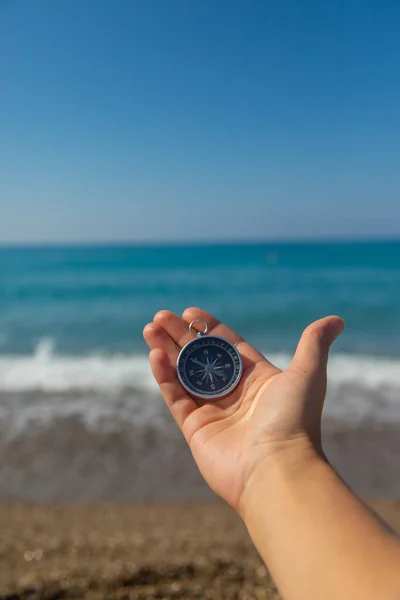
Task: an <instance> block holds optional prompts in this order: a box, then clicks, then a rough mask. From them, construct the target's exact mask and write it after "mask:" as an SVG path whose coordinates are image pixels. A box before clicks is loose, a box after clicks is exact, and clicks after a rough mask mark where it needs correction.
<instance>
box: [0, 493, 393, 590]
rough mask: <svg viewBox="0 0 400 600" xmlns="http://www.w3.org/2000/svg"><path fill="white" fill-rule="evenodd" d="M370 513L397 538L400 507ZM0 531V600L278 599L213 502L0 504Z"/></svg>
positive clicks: (233, 523) (240, 533)
mask: <svg viewBox="0 0 400 600" xmlns="http://www.w3.org/2000/svg"><path fill="white" fill-rule="evenodd" d="M372 507H373V509H374V510H376V512H377V513H378V514H379V515H380V516H381V517H382V518H384V519H385V520H386V521H387V522H388V523H389V524H390V526H391V527H392V528H394V529H395V530H397V531H398V532H400V502H384V501H380V502H374V503H372ZM0 530H1V537H0V560H1V570H0V598H1V599H2V600H6V599H7V600H19V599H21V600H22V599H26V598H30V599H32V600H33V599H43V600H55V599H56V598H57V599H61V598H65V599H68V598H87V599H90V600H102V599H104V600H106V599H107V600H108V599H110V600H111V599H113V600H114V599H130V600H131V599H132V600H152V599H156V598H157V599H162V598H164V599H170V598H171V599H172V598H182V599H183V598H205V599H210V600H214V599H215V600H222V599H237V600H260V599H263V600H277V599H278V598H279V595H278V593H277V591H276V588H275V586H274V583H273V581H272V580H271V577H270V575H269V573H268V572H267V570H266V568H265V566H264V565H263V563H262V561H261V559H260V558H259V556H258V554H257V552H256V550H255V549H254V547H253V545H252V544H251V541H250V539H249V537H248V534H247V532H246V530H245V527H244V525H243V523H242V522H241V520H240V519H239V518H238V517H237V516H236V515H235V514H234V513H233V511H232V510H231V509H230V508H228V507H227V506H225V505H224V504H223V503H222V502H219V501H214V502H203V503H199V502H198V503H182V502H181V503H172V504H164V505H156V504H152V505H147V506H146V505H144V504H138V503H116V502H103V503H72V504H60V503H58V504H26V503H17V502H12V503H2V504H1V505H0ZM288 569H290V565H288Z"/></svg>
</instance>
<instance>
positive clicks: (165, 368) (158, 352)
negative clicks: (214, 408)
mask: <svg viewBox="0 0 400 600" xmlns="http://www.w3.org/2000/svg"><path fill="white" fill-rule="evenodd" d="M149 358H150V365H151V369H152V371H153V375H154V378H155V379H156V381H157V383H158V385H159V386H160V390H161V393H162V395H163V398H164V400H165V403H166V405H167V406H168V408H169V409H170V411H171V413H172V416H173V417H174V419H175V421H176V422H177V424H178V425H179V427H180V428H181V429H182V427H183V425H184V423H185V421H186V419H187V418H188V416H189V415H190V414H191V413H192V412H193V411H194V410H196V408H197V404H196V402H195V401H194V400H193V399H192V398H190V397H189V396H188V395H187V393H186V392H185V390H184V388H183V387H182V386H181V384H180V383H179V380H178V377H177V374H176V367H175V364H174V363H171V359H170V357H169V356H168V354H167V353H166V352H165V351H164V350H163V349H161V348H155V349H154V350H151V352H150V356H149Z"/></svg>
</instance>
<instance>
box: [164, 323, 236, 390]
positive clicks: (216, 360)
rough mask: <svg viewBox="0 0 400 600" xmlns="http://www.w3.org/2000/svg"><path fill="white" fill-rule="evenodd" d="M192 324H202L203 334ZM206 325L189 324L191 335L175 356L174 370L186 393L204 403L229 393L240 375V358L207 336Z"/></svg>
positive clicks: (226, 344)
mask: <svg viewBox="0 0 400 600" xmlns="http://www.w3.org/2000/svg"><path fill="white" fill-rule="evenodd" d="M195 323H202V324H203V325H204V326H205V328H204V331H196V330H195V329H194V328H193V325H194V324H195ZM207 330H208V325H207V323H206V321H203V320H202V319H196V320H194V321H192V322H191V323H190V325H189V331H190V333H191V334H192V335H193V336H195V337H194V339H193V340H191V341H190V342H188V343H187V344H186V346H184V347H183V348H182V350H181V351H180V353H179V356H178V360H177V365H176V370H177V373H178V378H179V381H180V382H181V384H182V385H183V387H184V388H185V390H186V391H187V392H189V394H191V395H192V396H195V397H196V398H203V399H204V400H217V399H218V398H223V397H224V396H227V395H228V394H230V393H231V392H232V391H233V390H234V389H235V387H236V386H237V385H238V383H239V381H240V378H241V376H242V370H243V365H242V359H241V357H240V354H239V352H238V350H237V349H236V347H235V346H234V345H233V344H231V342H228V340H225V339H224V338H221V337H218V336H216V335H207Z"/></svg>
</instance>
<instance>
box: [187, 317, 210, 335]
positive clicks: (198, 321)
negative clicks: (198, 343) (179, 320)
mask: <svg viewBox="0 0 400 600" xmlns="http://www.w3.org/2000/svg"><path fill="white" fill-rule="evenodd" d="M194 323H203V325H204V327H205V329H204V331H196V330H195V329H194V327H193V325H194ZM189 331H190V333H191V334H192V335H193V336H194V337H201V336H202V335H206V333H207V331H208V324H207V321H204V319H194V321H192V322H191V323H190V325H189Z"/></svg>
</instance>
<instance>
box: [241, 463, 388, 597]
mask: <svg viewBox="0 0 400 600" xmlns="http://www.w3.org/2000/svg"><path fill="white" fill-rule="evenodd" d="M261 469H262V468H261ZM242 516H243V518H244V520H245V523H246V525H247V528H248V530H249V533H250V535H251V537H252V539H253V541H254V543H255V544H256V546H257V548H258V550H259V552H260V554H261V556H262V557H263V559H264V560H265V562H266V564H267V566H268V568H269V569H270V572H271V574H272V577H273V578H274V580H275V582H276V584H277V586H278V588H279V590H280V592H281V594H282V596H283V598H284V600H304V599H307V600H338V599H340V600H347V599H349V600H358V599H360V600H369V599H371V600H375V598H381V599H382V600H384V599H385V600H386V599H389V600H392V599H393V600H398V599H400V545H399V541H398V540H397V539H396V538H395V537H394V536H393V535H391V533H390V532H389V531H388V530H387V529H386V528H385V527H384V525H383V524H382V523H380V522H379V520H378V519H376V518H375V516H374V515H373V514H372V513H371V512H370V511H369V510H368V508H367V507H366V506H364V505H363V504H362V502H361V501H360V500H359V499H358V498H357V497H356V496H355V495H354V494H353V493H352V492H351V491H350V490H349V489H348V488H347V487H346V485H345V484H344V483H343V482H342V481H341V479H340V478H339V477H338V476H337V474H336V473H335V471H334V470H333V469H332V468H331V467H330V466H329V465H328V464H327V463H326V462H325V461H324V460H323V459H321V458H320V457H318V456H316V455H315V454H314V453H313V452H306V456H305V457H304V458H298V459H296V460H295V461H293V460H291V459H286V458H285V459H283V460H281V459H278V458H277V459H276V461H275V462H274V463H273V465H271V464H270V465H268V470H267V469H266V470H265V473H263V472H262V470H261V471H260V470H259V471H258V472H257V473H254V475H253V477H252V478H251V480H250V482H249V486H248V488H247V489H246V491H245V493H244V496H243V502H242Z"/></svg>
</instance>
